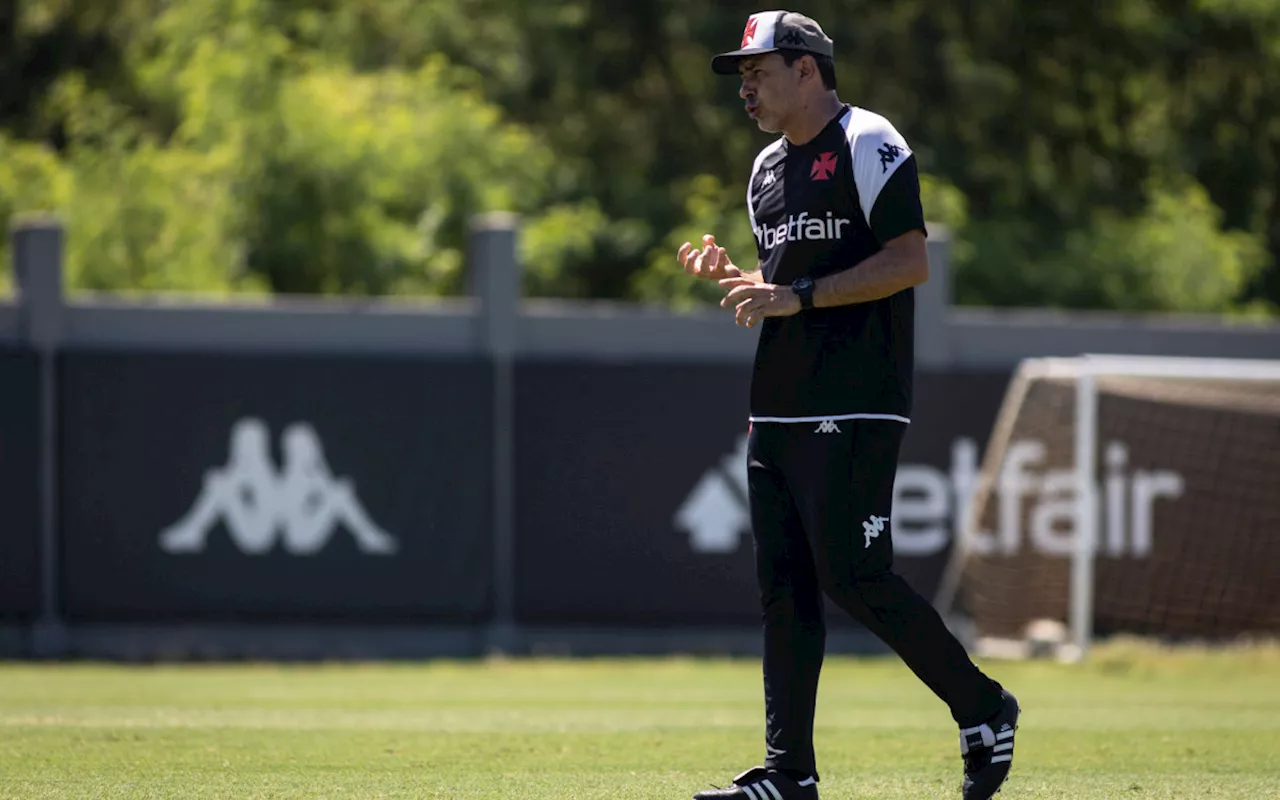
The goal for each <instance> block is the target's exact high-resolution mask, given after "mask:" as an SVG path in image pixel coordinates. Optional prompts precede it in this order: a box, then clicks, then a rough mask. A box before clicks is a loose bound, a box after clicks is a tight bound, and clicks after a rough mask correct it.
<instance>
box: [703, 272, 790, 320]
mask: <svg viewBox="0 0 1280 800" xmlns="http://www.w3.org/2000/svg"><path fill="white" fill-rule="evenodd" d="M720 285H721V286H723V287H724V288H726V289H728V290H729V292H728V294H726V295H725V296H724V299H723V300H721V301H720V307H721V308H728V307H729V306H734V307H735V309H736V310H735V312H734V320H735V321H736V322H737V323H738V324H739V325H746V326H747V327H748V328H751V327H754V326H755V325H758V324H759V323H760V320H762V319H764V318H765V317H789V316H791V315H792V314H798V313H800V296H799V295H797V294H796V293H795V292H793V291H791V287H790V286H778V285H776V284H772V283H752V282H751V281H749V280H747V279H745V278H725V279H724V280H722V281H720Z"/></svg>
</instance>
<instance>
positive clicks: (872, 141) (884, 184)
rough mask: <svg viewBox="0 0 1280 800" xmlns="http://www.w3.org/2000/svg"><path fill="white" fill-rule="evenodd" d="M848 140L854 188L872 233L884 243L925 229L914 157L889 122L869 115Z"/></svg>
mask: <svg viewBox="0 0 1280 800" xmlns="http://www.w3.org/2000/svg"><path fill="white" fill-rule="evenodd" d="M849 138H850V141H849V147H850V149H851V151H852V154H853V159H852V165H853V180H854V185H855V186H856V187H857V191H858V201H859V203H861V205H862V213H863V215H864V216H865V217H866V220H867V225H868V226H870V228H871V232H872V233H874V234H875V236H876V238H877V239H878V240H880V241H881V242H886V241H888V240H890V239H893V238H896V237H898V236H901V235H902V234H904V233H906V232H908V231H911V230H916V229H919V230H922V231H923V230H925V225H924V211H923V209H922V208H921V205H920V175H919V173H918V171H917V167H916V158H915V155H914V154H913V153H912V152H911V148H910V147H909V146H908V145H907V142H906V139H904V138H903V137H902V134H900V133H898V131H897V129H895V128H894V127H893V125H892V124H890V123H889V121H888V120H886V119H884V118H883V117H879V116H872V117H871V119H870V120H869V121H868V124H865V125H863V126H860V128H859V129H857V130H856V132H854V133H853V134H852V135H851V136H850V137H849Z"/></svg>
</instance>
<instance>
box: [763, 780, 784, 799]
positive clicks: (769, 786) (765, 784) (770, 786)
mask: <svg viewBox="0 0 1280 800" xmlns="http://www.w3.org/2000/svg"><path fill="white" fill-rule="evenodd" d="M760 785H761V786H763V787H764V788H766V789H768V790H769V794H771V795H773V800H782V795H780V794H778V790H777V789H776V788H774V785H773V781H771V780H768V779H767V778H766V779H765V780H764V782H763V783H761V784H760ZM761 794H764V792H761Z"/></svg>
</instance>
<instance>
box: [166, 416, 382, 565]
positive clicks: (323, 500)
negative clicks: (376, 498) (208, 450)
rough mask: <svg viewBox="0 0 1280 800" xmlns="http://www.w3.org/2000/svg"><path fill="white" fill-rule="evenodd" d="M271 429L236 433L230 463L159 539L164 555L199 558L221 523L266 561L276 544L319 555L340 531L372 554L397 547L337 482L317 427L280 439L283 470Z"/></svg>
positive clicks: (298, 426)
mask: <svg viewBox="0 0 1280 800" xmlns="http://www.w3.org/2000/svg"><path fill="white" fill-rule="evenodd" d="M270 445H271V443H270V435H269V432H268V429H267V425H266V423H264V422H262V421H261V420H258V419H253V418H246V419H242V420H240V421H238V422H237V423H236V424H235V425H234V426H233V427H232V430H231V444H230V453H229V456H228V459H227V463H226V464H224V465H223V466H221V467H217V468H214V469H211V470H209V471H208V472H207V473H206V475H205V479H204V485H203V487H202V488H201V490H200V494H199V495H198V496H197V497H196V499H195V502H194V503H193V504H192V506H191V509H190V510H189V511H188V512H187V513H186V515H185V516H183V517H182V518H181V519H179V520H178V521H177V522H175V523H173V524H172V525H170V526H169V527H168V528H166V529H165V530H164V531H162V532H161V534H160V548H161V549H162V550H164V551H165V552H167V553H175V554H176V553H199V552H202V551H203V550H204V549H205V546H206V543H207V540H208V537H209V535H210V534H211V533H212V532H213V531H214V529H215V528H216V526H217V524H218V523H219V522H221V523H222V525H223V527H224V528H225V529H226V531H227V534H228V535H229V536H230V537H231V540H232V542H234V543H235V545H236V547H238V548H239V549H240V550H241V551H242V552H244V553H246V554H249V555H263V554H265V553H267V552H269V551H270V550H271V549H272V548H273V547H275V546H276V545H277V544H279V545H281V546H282V547H283V549H284V551H285V552H287V553H290V554H292V555H299V556H308V555H314V554H316V553H318V552H319V551H320V550H322V549H323V548H324V547H325V545H327V544H328V543H329V540H330V539H331V538H332V537H333V535H334V534H335V533H336V532H337V531H338V529H339V528H345V529H346V530H347V531H348V532H350V534H351V535H352V536H353V537H354V538H355V541H356V545H357V547H359V548H360V550H361V551H362V552H364V553H369V554H372V555H389V554H391V553H394V552H396V549H397V542H396V539H395V538H394V537H393V536H391V534H389V533H387V532H386V531H384V530H382V529H381V528H379V527H378V526H377V525H376V524H375V523H374V521H373V520H372V519H370V517H369V515H368V513H366V512H365V509H364V507H363V505H362V504H361V502H360V498H359V497H358V496H357V495H356V488H355V484H354V483H353V482H352V481H351V480H350V479H348V478H336V477H334V475H333V473H332V471H331V470H330V469H329V465H328V463H327V462H326V460H325V457H324V447H323V445H322V444H321V442H320V437H319V435H318V434H317V433H316V430H315V428H313V427H312V426H310V425H308V424H306V423H295V424H292V425H290V426H288V427H287V428H285V430H284V433H283V435H282V436H281V450H282V453H283V463H282V464H281V466H280V468H279V469H277V468H276V466H275V464H273V463H272V459H271V446H270Z"/></svg>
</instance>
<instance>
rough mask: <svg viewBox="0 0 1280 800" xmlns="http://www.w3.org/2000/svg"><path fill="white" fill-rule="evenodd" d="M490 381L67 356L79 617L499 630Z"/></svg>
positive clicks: (436, 369) (195, 357) (390, 362)
mask: <svg viewBox="0 0 1280 800" xmlns="http://www.w3.org/2000/svg"><path fill="white" fill-rule="evenodd" d="M489 374H490V373H489V371H488V369H487V367H486V366H485V365H484V364H482V363H480V362H474V363H470V362H458V361H426V360H421V359H390V358H387V359H383V358H370V357H353V358H346V357H318V356H288V357H284V356H280V357H274V356H235V357H230V356H220V355H211V354H177V353H166V354H159V353H149V354H148V353H138V354H113V353H99V352H76V353H70V354H67V355H66V356H65V357H64V358H63V360H62V364H61V381H62V383H61V398H62V402H61V409H60V414H61V427H62V430H61V455H62V469H61V479H62V483H61V489H62V492H61V497H62V512H61V513H62V530H61V534H62V543H63V554H62V556H63V565H64V573H63V575H64V579H63V602H64V605H65V611H66V613H67V615H68V616H69V617H70V618H72V619H80V620H156V621H163V620H225V621H233V620H238V621H253V620H264V621H266V620H271V621H276V620H279V621H287V620H306V619H350V620H353V621H354V620H358V621H362V622H370V621H391V620H404V621H410V620H422V621H438V622H470V621H477V620H480V619H483V618H484V617H485V616H486V615H487V613H488V612H489V607H490V604H491V599H490V598H491V594H492V578H491V576H492V569H491V564H492V543H491V541H492V539H491V535H490V530H491V521H490V518H491V511H490V505H491V500H490V497H491V492H490V484H491V481H490V471H491V470H490V464H491V452H492V436H491V432H490V431H491V422H490V417H491V400H490V397H491V388H490V384H491V381H490V378H489Z"/></svg>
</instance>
